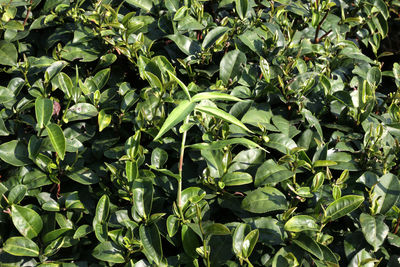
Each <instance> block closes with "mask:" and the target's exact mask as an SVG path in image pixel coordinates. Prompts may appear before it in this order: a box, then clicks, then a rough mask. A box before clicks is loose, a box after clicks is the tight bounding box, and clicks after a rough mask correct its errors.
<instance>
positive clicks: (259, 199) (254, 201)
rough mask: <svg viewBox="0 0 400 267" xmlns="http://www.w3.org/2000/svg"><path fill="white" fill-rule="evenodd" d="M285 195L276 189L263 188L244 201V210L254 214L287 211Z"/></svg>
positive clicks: (253, 192) (250, 194)
mask: <svg viewBox="0 0 400 267" xmlns="http://www.w3.org/2000/svg"><path fill="white" fill-rule="evenodd" d="M287 206H288V203H287V201H286V198H285V195H284V194H282V192H281V191H279V190H278V189H276V188H273V187H263V188H258V189H256V190H254V191H251V192H250V193H249V194H248V195H247V196H246V197H245V198H244V199H243V201H242V208H243V209H244V210H247V211H250V212H253V213H266V212H270V211H276V210H285V209H287Z"/></svg>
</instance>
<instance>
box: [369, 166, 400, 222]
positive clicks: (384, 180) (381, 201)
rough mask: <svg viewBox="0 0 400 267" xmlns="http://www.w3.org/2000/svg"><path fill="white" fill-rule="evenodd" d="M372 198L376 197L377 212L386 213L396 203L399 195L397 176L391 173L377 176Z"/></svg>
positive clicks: (399, 184)
mask: <svg viewBox="0 0 400 267" xmlns="http://www.w3.org/2000/svg"><path fill="white" fill-rule="evenodd" d="M373 196H374V198H373V199H374V200H375V199H378V200H377V202H378V209H377V212H378V213H381V214H386V213H387V212H388V211H389V210H391V209H392V207H393V206H394V205H395V204H396V203H397V201H398V199H399V197H400V182H399V178H397V176H396V175H394V174H392V173H387V174H385V175H383V176H382V177H381V178H379V183H378V184H377V185H376V186H375V187H374V191H373Z"/></svg>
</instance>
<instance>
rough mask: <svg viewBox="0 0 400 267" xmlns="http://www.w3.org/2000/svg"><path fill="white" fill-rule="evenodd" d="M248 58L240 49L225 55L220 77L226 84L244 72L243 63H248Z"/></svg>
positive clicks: (221, 64)
mask: <svg viewBox="0 0 400 267" xmlns="http://www.w3.org/2000/svg"><path fill="white" fill-rule="evenodd" d="M246 60H247V59H246V55H245V54H244V53H243V52H241V51H240V50H233V51H230V52H228V53H226V54H225V55H224V57H223V58H222V60H221V63H220V67H219V69H220V70H219V77H220V79H221V80H222V81H223V82H224V84H228V83H229V82H230V80H233V79H234V78H238V77H239V75H240V74H241V72H242V67H241V65H244V64H246Z"/></svg>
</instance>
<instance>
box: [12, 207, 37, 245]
mask: <svg viewBox="0 0 400 267" xmlns="http://www.w3.org/2000/svg"><path fill="white" fill-rule="evenodd" d="M11 219H12V221H13V224H14V226H15V228H17V230H18V231H19V232H20V233H21V235H23V236H25V237H27V238H30V239H32V238H34V237H36V236H38V234H39V233H40V231H41V230H42V228H43V221H42V219H41V217H40V215H39V214H37V213H36V211H34V210H32V209H30V208H26V207H22V206H19V205H12V206H11Z"/></svg>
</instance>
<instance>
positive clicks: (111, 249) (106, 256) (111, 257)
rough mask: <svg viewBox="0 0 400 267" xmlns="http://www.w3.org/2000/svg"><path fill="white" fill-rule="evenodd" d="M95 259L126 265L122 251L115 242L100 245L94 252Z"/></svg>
mask: <svg viewBox="0 0 400 267" xmlns="http://www.w3.org/2000/svg"><path fill="white" fill-rule="evenodd" d="M92 255H93V257H95V258H96V259H98V260H101V261H107V262H111V263H124V262H125V258H124V255H123V254H122V250H121V249H120V248H119V247H118V246H117V245H115V244H114V243H113V242H109V241H107V242H103V243H100V244H98V245H97V246H96V247H95V248H94V249H93V252H92Z"/></svg>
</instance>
